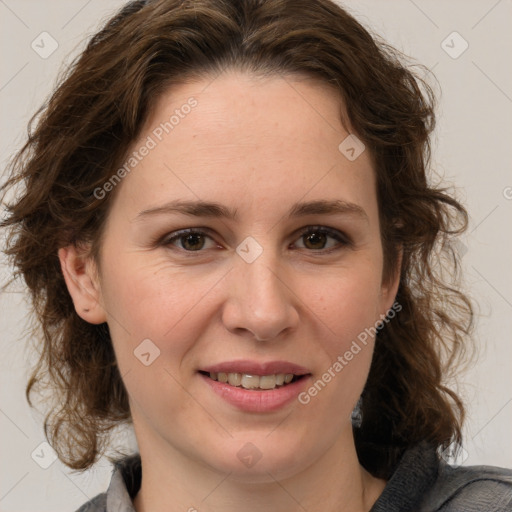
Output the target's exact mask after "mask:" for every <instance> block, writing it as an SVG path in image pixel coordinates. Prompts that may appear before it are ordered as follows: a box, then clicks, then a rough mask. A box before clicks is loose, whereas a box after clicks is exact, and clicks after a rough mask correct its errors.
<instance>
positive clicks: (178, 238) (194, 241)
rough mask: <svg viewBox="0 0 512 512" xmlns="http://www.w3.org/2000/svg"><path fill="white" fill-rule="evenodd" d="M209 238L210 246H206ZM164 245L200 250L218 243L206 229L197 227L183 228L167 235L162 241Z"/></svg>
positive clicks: (191, 250) (189, 250)
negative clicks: (202, 229) (201, 229)
mask: <svg viewBox="0 0 512 512" xmlns="http://www.w3.org/2000/svg"><path fill="white" fill-rule="evenodd" d="M207 240H210V242H211V243H210V246H209V247H208V246H207V247H205V246H206V245H207V243H206V242H207ZM162 244H163V245H166V246H167V245H174V246H177V247H178V249H182V250H183V251H187V252H199V251H201V250H202V249H205V248H206V249H211V248H213V247H214V246H215V245H216V244H215V242H214V240H213V239H212V238H211V237H210V236H209V235H208V234H207V233H205V232H204V231H200V230H197V229H183V230H181V231H176V232H175V233H173V234H171V236H169V237H166V238H165V239H164V240H163V241H162Z"/></svg>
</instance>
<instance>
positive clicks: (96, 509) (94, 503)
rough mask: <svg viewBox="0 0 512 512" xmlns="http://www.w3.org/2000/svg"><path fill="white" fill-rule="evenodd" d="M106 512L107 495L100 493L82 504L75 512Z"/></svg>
mask: <svg viewBox="0 0 512 512" xmlns="http://www.w3.org/2000/svg"><path fill="white" fill-rule="evenodd" d="M106 510H107V494H106V493H104V492H103V493H101V494H98V495H97V496H96V497H94V498H93V499H92V500H90V501H88V502H87V503H84V504H83V505H82V506H81V507H80V508H79V509H78V510H77V511H76V512H105V511H106Z"/></svg>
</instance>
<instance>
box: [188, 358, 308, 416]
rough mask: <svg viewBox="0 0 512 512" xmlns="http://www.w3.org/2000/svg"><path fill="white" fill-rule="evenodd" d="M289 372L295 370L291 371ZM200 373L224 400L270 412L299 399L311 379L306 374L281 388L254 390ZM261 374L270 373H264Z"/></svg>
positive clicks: (252, 410)
mask: <svg viewBox="0 0 512 512" xmlns="http://www.w3.org/2000/svg"><path fill="white" fill-rule="evenodd" d="M212 368H214V367H212ZM205 371H206V370H205ZM221 371H222V370H221ZM253 371H254V369H253ZM259 371H262V370H259ZM236 373H243V372H236ZM247 373H249V372H247ZM279 373H282V372H279ZM288 373H293V372H291V371H290V372H288ZM198 375H199V377H201V378H202V379H203V380H204V382H205V383H206V384H207V385H208V386H209V387H210V389H211V390H212V391H213V392H214V393H215V394H216V395H217V396H220V398H222V399H223V400H224V401H226V402H227V403H229V404H230V405H232V406H234V407H236V408H237V409H239V410H241V411H244V412H254V413H265V412H268V413H270V412H274V411H277V410H279V409H282V408H284V407H285V406H286V405H288V404H290V403H291V402H293V401H294V400H296V399H297V397H298V395H299V394H300V393H301V392H302V391H303V390H304V388H305V387H306V386H307V385H308V382H309V380H310V376H304V377H302V378H301V379H299V380H296V381H295V382H292V383H290V384H287V385H286V386H282V387H280V388H275V389H269V390H252V389H244V388H241V387H235V386H231V385H229V384H227V383H224V382H219V381H216V380H213V379H210V377H208V376H207V375H204V374H202V373H198ZM254 375H255V374H254ZM261 375H269V374H265V373H262V374H261ZM301 375H306V374H301Z"/></svg>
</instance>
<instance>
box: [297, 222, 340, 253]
mask: <svg viewBox="0 0 512 512" xmlns="http://www.w3.org/2000/svg"><path fill="white" fill-rule="evenodd" d="M299 241H302V246H301V245H300V244H299V245H296V246H297V247H298V248H299V249H309V250H311V251H330V250H336V249H341V248H342V247H345V246H347V245H350V240H349V239H348V237H347V236H346V235H344V234H343V233H341V232H340V231H338V230H336V229H332V228H327V227H321V226H319V227H316V226H312V227H309V228H307V229H306V230H305V231H303V232H302V234H301V235H300V237H299Z"/></svg>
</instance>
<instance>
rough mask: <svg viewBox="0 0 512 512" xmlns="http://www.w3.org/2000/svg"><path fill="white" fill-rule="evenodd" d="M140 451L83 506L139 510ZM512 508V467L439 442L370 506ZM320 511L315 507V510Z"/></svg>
mask: <svg viewBox="0 0 512 512" xmlns="http://www.w3.org/2000/svg"><path fill="white" fill-rule="evenodd" d="M141 477H142V470H141V461H140V456H139V455H138V454H136V455H132V456H130V457H127V458H125V459H123V460H122V461H120V462H119V463H118V464H117V465H116V467H115V469H114V473H113V475H112V480H111V482H110V486H109V488H108V490H107V492H106V493H102V494H99V495H98V496H96V497H95V498H93V499H92V500H91V501H89V502H87V503H86V504H84V505H83V506H82V507H80V508H79V509H78V510H77V512H135V509H134V508H133V503H132V499H133V498H134V497H135V495H136V494H137V492H138V491H139V489H140V484H141ZM491 511H492V512H512V469H504V468H497V467H491V466H459V467H453V466H450V465H448V464H446V463H445V462H444V461H443V460H442V459H440V458H439V456H438V455H437V453H436V450H435V448H434V447H433V446H431V445H429V444H427V443H421V444H419V445H418V446H416V447H414V448H411V449H409V450H407V451H406V452H405V453H404V455H403V456H402V458H401V459H400V462H399V463H398V465H397V467H396V469H395V470H394V472H393V474H392V476H391V478H390V479H389V480H388V481H387V484H386V487H385V488H384V491H383V492H382V494H381V495H380V496H379V498H378V500H377V501H376V502H375V504H374V505H373V507H372V509H371V511H370V512H491ZM311 512H315V511H311Z"/></svg>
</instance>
